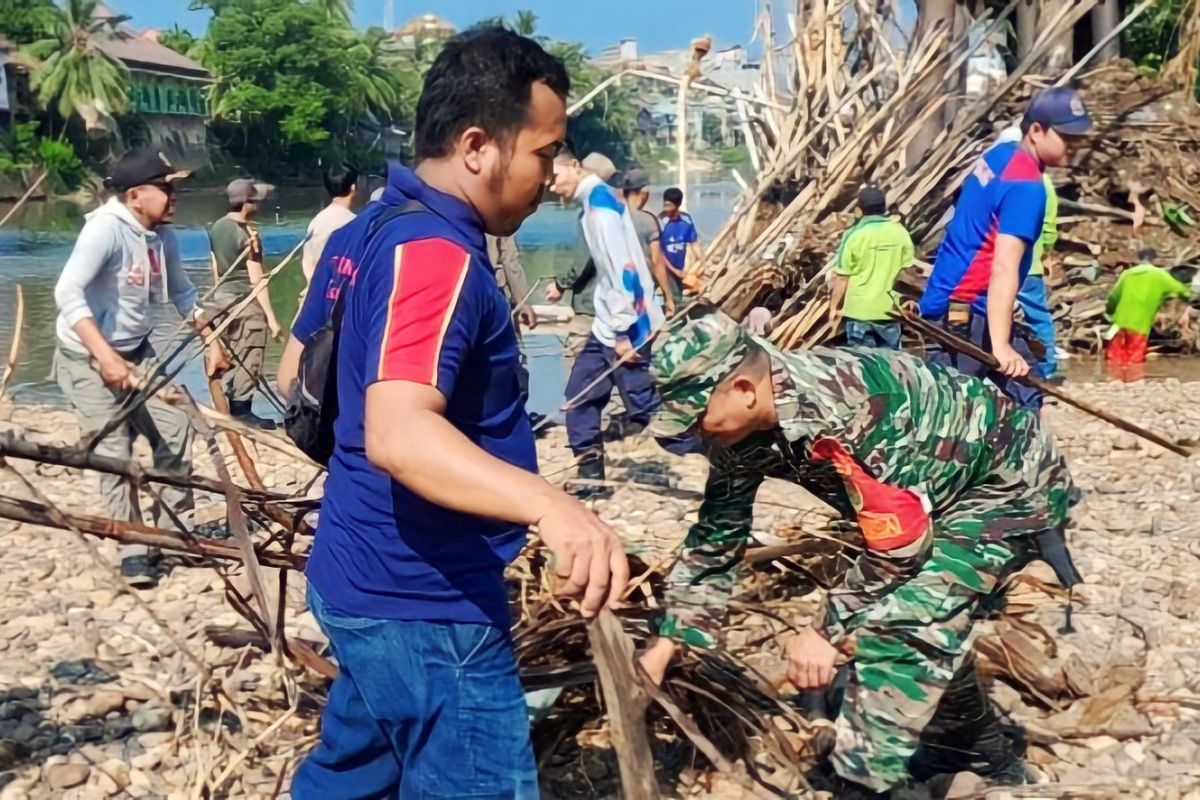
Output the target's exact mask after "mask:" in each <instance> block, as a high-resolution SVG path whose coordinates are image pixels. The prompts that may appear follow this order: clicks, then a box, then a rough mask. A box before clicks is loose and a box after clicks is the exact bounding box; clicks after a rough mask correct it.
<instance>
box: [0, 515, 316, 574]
mask: <svg viewBox="0 0 1200 800" xmlns="http://www.w3.org/2000/svg"><path fill="white" fill-rule="evenodd" d="M0 518H3V519H11V520H13V521H14V522H22V523H25V524H27V525H40V526H42V527H46V528H59V529H62V530H71V529H73V528H78V529H79V530H80V531H82V532H83V533H86V534H88V535H89V536H96V537H99V538H101V539H113V540H114V541H117V542H121V543H122V544H144V545H146V546H148V547H157V548H159V549H160V550H172V551H175V552H179V553H189V554H191V555H194V556H199V557H201V558H219V559H221V560H222V561H237V562H239V563H240V562H241V561H242V552H241V550H239V549H238V547H237V546H236V545H233V544H229V543H227V542H221V541H213V540H211V539H199V538H196V537H194V536H193V537H191V538H188V539H185V538H184V537H183V535H182V534H179V533H176V532H174V531H167V530H163V529H161V528H152V527H150V526H148V525H143V524H142V523H140V522H122V521H121V520H115V519H111V518H109V517H98V516H94V515H91V514H67V513H66V512H62V513H60V514H56V513H55V512H54V511H53V510H52V509H50V508H49V507H48V506H45V505H42V504H41V503H32V502H27V501H21V500H13V499H11V498H6V497H0ZM258 560H259V562H260V563H261V564H262V565H263V566H266V567H276V568H279V569H292V570H298V571H301V572H303V571H304V568H305V567H306V566H307V565H308V556H302V555H293V554H291V553H274V552H264V553H260V554H259V555H258Z"/></svg>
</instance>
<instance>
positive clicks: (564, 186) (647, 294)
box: [551, 151, 664, 495]
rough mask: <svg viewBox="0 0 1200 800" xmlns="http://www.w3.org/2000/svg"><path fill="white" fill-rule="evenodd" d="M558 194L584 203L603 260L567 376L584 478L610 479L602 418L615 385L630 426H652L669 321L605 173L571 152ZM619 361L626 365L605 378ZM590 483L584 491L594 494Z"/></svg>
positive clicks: (557, 165) (595, 250) (571, 440)
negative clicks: (584, 333) (658, 359)
mask: <svg viewBox="0 0 1200 800" xmlns="http://www.w3.org/2000/svg"><path fill="white" fill-rule="evenodd" d="M551 188H552V190H553V191H554V193H555V194H557V195H558V196H559V197H561V198H563V199H564V200H567V201H569V202H576V203H579V205H580V206H582V208H583V213H582V214H581V215H580V218H579V223H580V226H581V227H582V228H583V236H584V239H585V240H586V241H587V246H588V252H589V253H591V256H592V261H593V263H594V264H595V265H596V296H595V301H594V302H595V306H596V316H595V319H594V321H593V322H592V330H591V332H590V333H589V334H588V339H587V343H586V344H585V345H584V347H583V350H582V351H581V352H580V353H579V355H578V356H576V358H575V363H574V364H573V365H572V367H571V375H570V377H569V378H567V390H566V395H567V399H568V400H574V406H573V407H572V408H570V409H568V410H567V420H566V422H567V442H568V444H569V445H570V446H571V452H573V453H574V454H575V455H576V456H577V457H578V458H579V459H580V461H579V477H580V478H581V479H583V480H585V481H602V480H604V437H603V434H602V432H601V429H600V419H601V416H602V414H603V412H604V407H605V406H606V405H608V400H609V397H611V396H612V390H613V389H614V388H616V389H617V390H618V391H620V393H621V397H622V398H623V399H624V401H625V404H626V406H627V407H626V409H625V416H626V420H627V421H628V423H631V424H632V425H633V426H637V427H639V428H641V427H645V425H646V423H648V422H649V421H650V415H651V414H652V413H653V412H654V409H655V406H656V400H655V394H654V387H653V385H652V383H651V381H650V368H649V362H650V345H649V343H650V336H651V334H652V333H653V332H654V331H656V330H657V329H658V328H660V327H661V326H662V323H663V321H664V316H663V310H662V306H661V305H660V304H659V302H658V300H657V298H656V297H655V295H654V281H653V279H652V278H651V275H650V268H649V267H648V266H647V264H646V256H645V251H644V250H643V248H642V242H641V240H640V239H639V238H638V234H637V230H636V228H635V226H634V222H633V217H632V216H631V212H630V209H629V206H628V205H626V204H625V201H624V200H623V199H622V198H621V197H620V196H619V195H618V194H617V192H616V190H614V189H613V188H612V187H611V186H609V185H608V184H606V183H605V182H604V181H603V180H601V178H600V176H599V175H596V174H595V173H593V172H591V171H589V170H587V169H585V168H584V167H583V165H582V164H580V163H579V161H577V160H576V159H575V156H574V155H572V154H571V153H569V152H566V151H564V152H562V153H561V154H560V155H559V157H558V159H557V160H556V161H555V162H554V185H553V186H552V187H551ZM618 360H620V362H621V365H620V366H619V367H617V368H616V369H615V370H614V371H612V373H611V374H609V375H607V376H606V377H603V378H601V376H602V375H605V373H607V372H608V371H609V369H610V368H611V367H612V365H613V364H615V363H617V361H618ZM594 488H595V487H594V485H583V486H582V487H580V488H579V489H578V490H577V491H578V492H579V494H581V495H588V494H592V493H593V492H594Z"/></svg>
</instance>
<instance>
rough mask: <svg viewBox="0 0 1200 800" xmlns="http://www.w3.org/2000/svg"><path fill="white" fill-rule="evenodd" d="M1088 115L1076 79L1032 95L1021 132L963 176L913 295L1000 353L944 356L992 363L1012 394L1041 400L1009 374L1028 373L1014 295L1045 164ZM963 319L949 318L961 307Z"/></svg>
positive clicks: (927, 312) (957, 361)
mask: <svg viewBox="0 0 1200 800" xmlns="http://www.w3.org/2000/svg"><path fill="white" fill-rule="evenodd" d="M1091 126H1092V121H1091V118H1090V117H1089V116H1088V113H1087V109H1086V108H1085V107H1084V105H1083V100H1082V98H1081V97H1080V96H1079V93H1078V92H1077V91H1076V90H1074V89H1069V88H1066V87H1055V88H1051V89H1046V90H1045V91H1042V92H1040V93H1039V94H1037V95H1035V96H1034V98H1033V100H1032V101H1030V104H1029V108H1028V109H1027V110H1026V111H1025V116H1024V118H1023V119H1022V120H1021V135H1022V138H1021V140H1020V141H1018V142H1006V143H1003V144H999V145H996V146H995V147H993V148H991V149H990V150H988V151H987V152H986V153H984V154H983V156H981V157H980V159H979V161H978V162H976V164H975V168H974V170H973V171H972V173H971V174H970V175H969V176H968V177H967V179H966V181H965V182H964V183H963V188H962V193H961V194H960V195H959V199H958V204H957V205H956V206H955V209H954V218H953V219H952V220H951V221H950V225H949V226H948V227H947V228H946V237H945V239H943V240H942V244H941V246H940V247H939V248H938V253H937V260H936V261H935V262H934V265H933V272H932V273H931V274H930V276H929V283H928V284H927V285H926V287H925V293H924V295H923V296H922V297H921V315H922V316H923V317H927V318H930V319H935V320H945V319H946V318H947V317H948V316H951V317H952V318H951V322H961V323H963V324H962V327H961V328H960V330H961V331H962V332H963V333H966V334H968V335H969V338H970V339H971V340H972V341H973V342H974V343H975V344H976V345H977V346H979V347H981V348H983V349H984V350H987V351H989V352H991V354H992V355H993V356H995V358H996V361H997V362H999V368H998V371H996V372H991V371H990V370H988V369H987V368H985V367H984V365H982V364H980V363H979V362H977V361H974V360H972V359H968V358H966V357H961V356H955V357H952V358H951V359H950V361H951V363H952V364H953V366H955V367H957V368H958V369H959V370H961V371H963V372H965V373H967V374H970V375H976V376H981V375H983V374H985V373H989V372H990V373H991V377H992V379H993V380H994V381H995V382H996V383H997V384H998V385H999V386H1000V388H1001V389H1003V390H1004V391H1005V393H1006V394H1008V395H1009V396H1010V397H1012V398H1013V400H1015V401H1016V402H1017V403H1020V404H1021V405H1024V406H1026V407H1030V408H1039V407H1040V406H1041V394H1040V392H1037V391H1036V390H1034V389H1032V388H1030V387H1028V386H1025V385H1024V384H1021V383H1019V382H1017V381H1015V380H1011V379H1012V378H1016V377H1020V376H1023V375H1026V374H1028V372H1029V362H1030V361H1031V360H1032V356H1031V354H1030V353H1029V351H1028V349H1027V348H1026V347H1025V345H1024V343H1023V342H1021V341H1020V340H1014V339H1013V336H1012V323H1013V304H1014V302H1015V301H1016V297H1017V290H1018V289H1019V288H1020V286H1021V282H1022V281H1024V280H1025V276H1026V275H1028V274H1029V269H1030V266H1031V264H1032V260H1033V250H1034V244H1035V242H1036V241H1037V239H1038V237H1039V236H1041V233H1042V223H1043V218H1044V215H1045V211H1046V187H1045V185H1044V183H1043V182H1042V173H1043V172H1044V171H1045V169H1046V167H1048V166H1054V167H1062V166H1067V165H1068V164H1069V163H1070V156H1071V151H1072V149H1073V148H1074V146H1075V145H1076V144H1077V143H1078V141H1079V138H1080V137H1081V136H1083V135H1084V134H1086V133H1087V132H1088V131H1089V130H1091ZM964 312H965V319H958V320H955V319H953V315H954V313H964Z"/></svg>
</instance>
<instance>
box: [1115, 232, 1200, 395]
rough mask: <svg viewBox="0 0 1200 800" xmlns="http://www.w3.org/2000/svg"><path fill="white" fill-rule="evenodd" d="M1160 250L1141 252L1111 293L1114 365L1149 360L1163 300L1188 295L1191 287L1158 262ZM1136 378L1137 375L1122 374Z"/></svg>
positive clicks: (1132, 364) (1132, 363)
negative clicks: (1150, 342) (1148, 350)
mask: <svg viewBox="0 0 1200 800" xmlns="http://www.w3.org/2000/svg"><path fill="white" fill-rule="evenodd" d="M1157 257H1158V254H1157V253H1156V252H1155V251H1154V250H1151V249H1146V250H1142V251H1141V252H1139V253H1138V258H1139V259H1140V263H1139V264H1138V265H1137V266H1134V267H1130V268H1129V269H1127V270H1125V271H1124V272H1122V273H1121V277H1120V278H1118V279H1117V283H1116V285H1115V286H1113V288H1112V291H1111V292H1110V293H1109V295H1108V308H1107V314H1108V317H1109V318H1110V319H1111V320H1112V324H1113V329H1114V331H1115V335H1114V336H1112V338H1110V339H1109V341H1108V344H1107V345H1106V346H1105V348H1104V358H1105V360H1106V361H1107V362H1108V363H1109V364H1110V365H1112V366H1114V367H1128V366H1134V365H1138V364H1142V363H1145V361H1146V348H1147V345H1148V344H1149V336H1150V329H1151V328H1153V327H1154V318H1155V317H1156V316H1157V315H1158V309H1159V308H1160V307H1161V306H1162V304H1163V302H1164V301H1165V300H1167V299H1168V298H1171V297H1180V298H1183V299H1185V300H1186V299H1188V298H1189V297H1190V296H1191V290H1190V289H1189V288H1188V286H1187V285H1186V284H1184V283H1181V282H1180V281H1178V280H1176V279H1175V277H1174V276H1172V275H1171V273H1170V272H1168V271H1167V270H1165V269H1162V268H1161V267H1157V266H1155V265H1154V259H1155V258H1157ZM1122 377H1126V378H1127V379H1136V378H1135V377H1134V376H1132V375H1129V376H1122Z"/></svg>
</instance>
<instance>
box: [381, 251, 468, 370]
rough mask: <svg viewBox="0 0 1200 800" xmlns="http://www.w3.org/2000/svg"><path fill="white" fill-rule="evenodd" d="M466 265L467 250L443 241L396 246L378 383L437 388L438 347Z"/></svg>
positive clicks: (464, 277) (459, 289)
mask: <svg viewBox="0 0 1200 800" xmlns="http://www.w3.org/2000/svg"><path fill="white" fill-rule="evenodd" d="M470 263H471V255H470V254H469V253H468V252H467V251H466V250H464V249H463V248H461V247H459V246H458V245H456V244H454V243H453V242H449V241H446V240H445V239H422V240H419V241H415V242H406V243H404V244H401V245H398V246H397V247H396V253H395V259H394V263H393V270H394V274H393V276H392V294H391V297H390V298H389V299H388V309H387V319H386V320H385V322H384V332H383V341H382V343H381V346H380V348H379V370H378V373H377V376H376V377H377V380H381V381H412V382H414V383H423V384H427V385H429V386H436V385H437V377H438V359H439V357H440V354H441V351H442V343H443V341H444V340H445V337H446V329H447V328H449V327H450V320H451V319H452V318H453V316H454V307H455V306H456V305H457V304H458V297H459V295H460V294H461V293H462V288H463V282H464V281H465V280H466V278H467V268H468V267H469V266H470Z"/></svg>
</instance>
